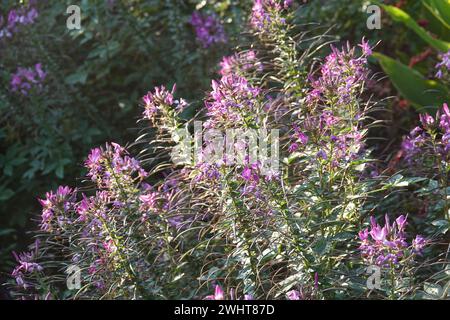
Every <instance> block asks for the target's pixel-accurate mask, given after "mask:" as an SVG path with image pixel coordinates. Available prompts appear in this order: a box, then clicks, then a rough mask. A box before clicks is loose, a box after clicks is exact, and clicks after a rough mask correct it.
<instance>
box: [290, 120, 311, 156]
mask: <svg viewBox="0 0 450 320" xmlns="http://www.w3.org/2000/svg"><path fill="white" fill-rule="evenodd" d="M308 141H309V138H308V136H307V135H306V134H305V133H304V132H303V131H302V130H301V129H300V128H299V127H298V126H297V125H296V124H294V133H293V134H292V135H291V144H290V145H289V152H291V153H292V152H295V151H297V150H298V149H299V147H300V146H304V145H306V144H307V143H308Z"/></svg>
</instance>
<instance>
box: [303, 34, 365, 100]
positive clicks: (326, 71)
mask: <svg viewBox="0 0 450 320" xmlns="http://www.w3.org/2000/svg"><path fill="white" fill-rule="evenodd" d="M360 47H361V48H362V55H361V56H359V57H356V52H355V48H350V45H349V44H347V48H342V50H339V49H337V48H336V47H334V46H331V50H332V53H331V54H330V55H328V56H327V57H326V60H325V63H324V64H323V65H322V68H321V72H320V77H319V78H318V79H317V80H315V81H314V80H313V81H312V86H313V90H312V91H311V92H310V93H309V95H308V98H307V101H308V102H310V103H315V102H318V101H320V100H321V98H325V99H326V100H327V101H336V100H337V101H336V102H335V103H337V104H339V105H346V104H349V103H350V102H351V101H352V98H353V97H354V96H355V93H356V92H358V90H359V89H361V86H362V85H363V83H364V81H365V80H366V79H367V75H368V69H367V66H366V65H367V57H368V56H369V55H371V54H372V50H371V48H370V46H369V44H368V43H367V42H365V41H364V39H363V40H362V44H361V45H360Z"/></svg>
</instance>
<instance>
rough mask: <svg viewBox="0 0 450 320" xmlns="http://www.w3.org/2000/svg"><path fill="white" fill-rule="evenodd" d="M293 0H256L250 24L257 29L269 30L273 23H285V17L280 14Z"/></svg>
mask: <svg viewBox="0 0 450 320" xmlns="http://www.w3.org/2000/svg"><path fill="white" fill-rule="evenodd" d="M292 3H293V1H292V0H285V1H279V0H255V1H254V3H253V7H252V15H251V17H250V24H251V25H252V27H253V28H254V29H255V30H258V31H267V30H270V26H271V25H279V24H285V23H286V22H285V20H284V18H282V17H281V16H280V12H281V11H282V10H283V9H287V8H289V7H290V6H291V5H292Z"/></svg>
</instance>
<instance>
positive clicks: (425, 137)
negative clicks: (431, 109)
mask: <svg viewBox="0 0 450 320" xmlns="http://www.w3.org/2000/svg"><path fill="white" fill-rule="evenodd" d="M419 118H420V122H421V124H422V126H419V127H416V128H414V129H413V130H411V132H410V133H409V135H408V136H407V137H405V138H404V139H403V142H402V151H403V154H404V157H405V160H406V161H407V163H408V164H409V165H412V164H414V163H422V161H421V159H422V157H421V156H422V155H427V154H429V153H431V154H434V155H440V156H441V157H442V158H444V159H448V158H449V157H450V109H449V107H448V105H447V104H446V103H444V106H443V107H442V110H439V111H438V112H437V113H436V117H435V118H433V117H432V116H431V115H429V114H428V113H425V114H421V115H420V116H419ZM439 137H440V138H439Z"/></svg>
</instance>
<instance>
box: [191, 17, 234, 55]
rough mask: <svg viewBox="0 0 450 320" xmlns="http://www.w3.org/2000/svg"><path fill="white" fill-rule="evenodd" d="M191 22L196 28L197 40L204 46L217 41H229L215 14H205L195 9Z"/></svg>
mask: <svg viewBox="0 0 450 320" xmlns="http://www.w3.org/2000/svg"><path fill="white" fill-rule="evenodd" d="M190 23H191V25H192V26H193V27H194V28H195V34H196V36H197V40H198V41H199V42H200V43H201V44H202V46H203V48H208V47H210V46H211V45H213V44H216V43H226V42H227V37H226V35H225V30H224V27H223V25H222V24H221V23H220V21H219V19H218V17H217V16H216V15H215V14H211V15H204V14H201V13H200V12H198V11H194V12H193V13H192V16H191V20H190Z"/></svg>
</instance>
